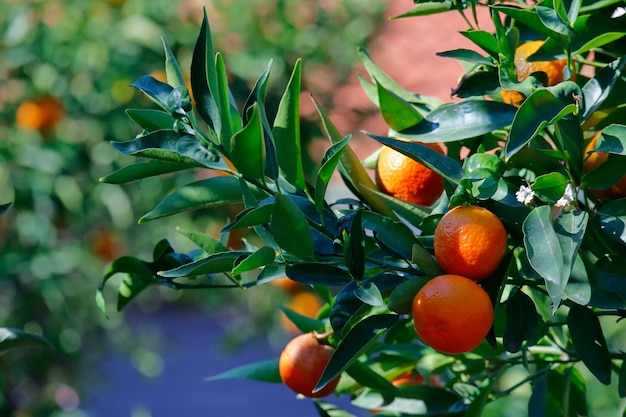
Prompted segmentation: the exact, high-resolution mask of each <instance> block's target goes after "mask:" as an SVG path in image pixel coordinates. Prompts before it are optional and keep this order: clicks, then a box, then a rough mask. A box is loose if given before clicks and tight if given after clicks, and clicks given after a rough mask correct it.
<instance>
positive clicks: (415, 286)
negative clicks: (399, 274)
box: [387, 277, 430, 314]
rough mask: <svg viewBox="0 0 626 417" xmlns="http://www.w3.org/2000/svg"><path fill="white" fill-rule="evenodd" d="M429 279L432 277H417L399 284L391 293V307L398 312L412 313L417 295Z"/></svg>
mask: <svg viewBox="0 0 626 417" xmlns="http://www.w3.org/2000/svg"><path fill="white" fill-rule="evenodd" d="M429 280H430V278H425V277H417V278H412V279H409V280H406V281H405V282H403V283H402V284H400V285H398V286H397V287H396V288H395V289H394V290H393V291H392V293H391V294H390V295H389V300H388V302H387V305H388V306H389V309H390V310H391V311H394V312H396V313H398V314H410V313H411V309H412V306H413V299H414V298H415V295H417V292H418V291H419V290H420V289H421V288H422V287H423V286H424V285H425V284H426V283H427V282H428V281H429Z"/></svg>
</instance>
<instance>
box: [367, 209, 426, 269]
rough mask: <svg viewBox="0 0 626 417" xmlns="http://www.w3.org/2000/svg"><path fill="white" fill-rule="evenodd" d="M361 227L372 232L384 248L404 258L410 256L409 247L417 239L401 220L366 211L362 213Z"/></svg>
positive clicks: (407, 258) (409, 257)
mask: <svg viewBox="0 0 626 417" xmlns="http://www.w3.org/2000/svg"><path fill="white" fill-rule="evenodd" d="M363 227H364V228H365V229H368V230H372V231H373V232H374V236H375V237H376V239H377V240H378V241H379V242H380V243H381V244H382V245H383V246H384V247H386V248H388V249H390V250H392V251H393V252H395V253H396V254H398V255H400V256H401V257H402V258H404V259H406V260H410V259H411V256H412V252H411V247H412V246H413V245H415V244H419V241H418V240H417V238H416V237H415V235H414V234H413V232H412V231H411V229H409V227H408V226H407V225H405V224H404V223H402V222H399V221H395V220H392V219H390V218H388V217H385V216H381V215H380V214H378V213H374V212H371V211H366V212H364V213H363Z"/></svg>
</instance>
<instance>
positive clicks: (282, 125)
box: [272, 60, 306, 190]
mask: <svg viewBox="0 0 626 417" xmlns="http://www.w3.org/2000/svg"><path fill="white" fill-rule="evenodd" d="M300 78H301V60H297V61H296V64H295V66H294V69H293V72H292V73H291V78H290V79H289V83H288V84H287V88H286V89H285V93H284V94H283V96H282V98H281V100H280V103H279V105H278V111H277V114H276V118H275V119H274V127H273V128H272V134H273V135H274V141H275V142H276V152H277V155H278V165H279V166H280V168H281V170H282V172H283V174H284V175H285V179H287V181H288V182H289V183H290V184H291V185H293V186H294V187H296V188H297V189H298V190H304V189H305V187H306V184H305V182H304V170H303V167H302V149H301V145H300V89H301V79H300Z"/></svg>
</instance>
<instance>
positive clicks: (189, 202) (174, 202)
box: [139, 176, 242, 223]
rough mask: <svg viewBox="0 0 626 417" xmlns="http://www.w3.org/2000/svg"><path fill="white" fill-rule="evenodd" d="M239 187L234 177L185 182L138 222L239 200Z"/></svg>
mask: <svg viewBox="0 0 626 417" xmlns="http://www.w3.org/2000/svg"><path fill="white" fill-rule="evenodd" d="M241 198H242V197H241V188H240V187H239V180H238V179H237V178H235V177H230V176H229V177H212V178H208V179H205V180H200V181H196V182H193V183H191V184H187V185H184V186H182V187H181V188H179V189H178V190H176V191H174V192H173V193H172V194H170V195H169V196H167V197H165V199H163V200H162V201H161V202H160V203H159V204H157V206H156V207H155V208H153V209H152V210H151V211H150V212H148V213H147V214H145V215H144V216H143V217H142V218H141V219H140V220H139V222H140V223H145V222H148V221H150V220H154V219H158V218H161V217H165V216H171V215H173V214H177V213H181V212H184V211H189V210H198V209H202V208H207V207H213V206H220V205H224V204H231V203H239V202H241Z"/></svg>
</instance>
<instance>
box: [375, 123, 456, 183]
mask: <svg viewBox="0 0 626 417" xmlns="http://www.w3.org/2000/svg"><path fill="white" fill-rule="evenodd" d="M367 135H368V136H369V137H371V138H373V139H375V140H377V141H378V142H380V143H382V144H383V145H386V146H389V147H391V148H393V149H395V150H396V151H398V152H400V153H402V154H404V155H406V156H408V157H409V158H412V159H415V160H416V161H418V162H420V163H422V164H424V165H426V166H427V167H428V168H430V169H432V170H433V171H435V172H437V173H438V174H440V175H441V176H443V177H444V178H446V179H447V180H448V181H450V182H451V183H453V184H458V183H459V181H460V180H461V178H462V177H463V175H464V174H465V171H464V170H463V168H462V167H461V166H460V165H459V163H458V162H457V161H455V160H454V159H452V158H449V157H447V156H445V155H442V154H440V153H439V152H437V151H434V150H432V149H430V148H429V147H427V146H424V145H422V144H420V143H416V142H407V141H402V140H396V139H392V138H386V137H382V136H377V135H374V134H373V133H368V134H367Z"/></svg>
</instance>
